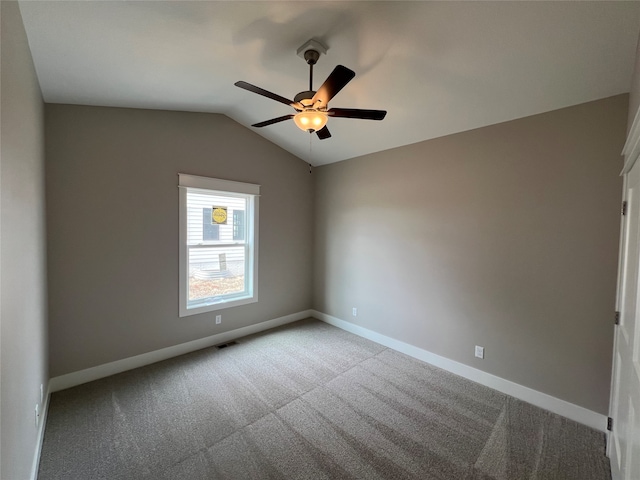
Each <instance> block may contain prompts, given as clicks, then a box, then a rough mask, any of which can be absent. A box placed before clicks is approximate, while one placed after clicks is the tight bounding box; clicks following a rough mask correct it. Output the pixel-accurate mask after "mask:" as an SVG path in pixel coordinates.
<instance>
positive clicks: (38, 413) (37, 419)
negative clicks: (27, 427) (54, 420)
mask: <svg viewBox="0 0 640 480" xmlns="http://www.w3.org/2000/svg"><path fill="white" fill-rule="evenodd" d="M39 407H40V406H39V405H38V404H37V403H36V427H37V426H38V422H39V421H40V411H39V410H40V408H39Z"/></svg>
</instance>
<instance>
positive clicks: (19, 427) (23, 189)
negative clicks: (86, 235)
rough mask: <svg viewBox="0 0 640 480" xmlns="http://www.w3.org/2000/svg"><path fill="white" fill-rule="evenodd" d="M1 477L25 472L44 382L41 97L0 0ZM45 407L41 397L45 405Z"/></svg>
mask: <svg viewBox="0 0 640 480" xmlns="http://www.w3.org/2000/svg"><path fill="white" fill-rule="evenodd" d="M0 5H1V7H0V8H1V10H0V12H1V15H0V16H1V17H2V26H1V27H0V30H1V31H2V39H1V44H2V50H1V52H0V57H1V65H0V70H1V71H2V78H1V79H0V82H1V84H2V95H1V102H0V103H1V106H0V110H1V111H2V114H1V120H0V122H1V124H0V130H1V132H2V134H1V138H0V144H1V145H2V147H1V150H0V158H1V161H0V231H1V232H2V242H1V243H0V277H1V278H2V281H1V286H0V305H1V307H0V321H1V327H0V328H1V337H2V340H1V342H0V344H1V346H0V352H1V353H0V363H1V364H2V367H1V373H0V374H1V375H2V394H1V402H0V404H1V412H0V415H1V417H2V434H1V436H2V440H1V442H2V443H1V450H2V457H1V462H2V466H1V467H0V478H3V479H16V480H17V479H26V478H28V477H29V475H30V472H31V466H32V462H33V457H34V453H35V451H36V444H37V428H36V426H35V414H34V408H35V405H36V404H37V403H40V385H41V384H43V385H44V387H45V388H46V386H47V379H48V372H47V365H46V363H47V353H46V348H47V323H46V320H47V315H46V304H47V302H46V289H47V285H46V270H45V264H46V259H45V237H46V235H45V208H44V126H43V104H42V96H41V94H40V87H39V85H38V81H37V79H36V75H35V71H34V68H33V63H32V61H31V53H30V51H29V45H28V43H27V37H26V35H25V32H24V27H23V25H22V16H21V15H20V10H19V8H18V4H17V2H7V1H3V2H0ZM40 407H42V405H40Z"/></svg>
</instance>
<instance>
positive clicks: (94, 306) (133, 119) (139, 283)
mask: <svg viewBox="0 0 640 480" xmlns="http://www.w3.org/2000/svg"><path fill="white" fill-rule="evenodd" d="M45 125H46V162H47V216H48V217H47V218H48V221H49V231H48V258H49V264H48V265H49V286H50V288H49V296H50V302H49V308H50V310H49V322H50V323H49V326H50V356H49V360H50V369H51V376H52V377H54V376H58V375H62V374H65V373H69V372H73V371H77V370H81V369H84V368H88V367H92V366H95V365H100V364H103V363H106V362H110V361H114V360H119V359H122V358H126V357H130V356H133V355H138V354H141V353H145V352H149V351H153V350H157V349H160V348H163V347H168V346H172V345H176V344H179V343H183V342H187V341H190V340H194V339H198V338H202V337H205V336H208V335H213V334H216V333H221V332H225V331H228V330H233V329H236V328H240V327H244V326H248V325H252V324H255V323H258V322H261V321H265V320H269V319H273V318H277V317H280V316H283V315H288V314H291V313H295V312H299V311H302V310H306V309H308V308H309V306H310V304H311V293H312V291H311V264H312V247H311V246H312V241H313V238H312V227H313V220H312V215H313V184H312V176H311V175H310V174H309V168H308V166H307V165H306V164H305V163H304V162H302V161H301V160H299V159H298V158H297V157H294V156H293V155H290V154H289V153H287V152H285V151H284V150H282V149H280V148H279V147H277V146H275V145H273V144H272V143H270V142H268V141H266V140H265V139H263V138H262V137H260V136H259V135H256V134H255V133H253V132H251V131H250V130H248V129H246V128H244V127H242V126H240V125H239V124H237V123H235V122H233V121H232V120H230V119H229V118H227V117H225V116H223V115H215V114H202V113H186V112H168V111H158V110H137V109H120V108H106V107H86V106H71V105H47V106H46V110H45ZM178 172H181V173H189V174H193V175H202V176H208V177H215V178H223V179H228V180H235V181H241V182H249V183H257V184H260V185H262V188H261V198H260V243H259V255H260V260H259V275H260V276H259V302H258V303H254V304H250V305H246V306H241V307H235V308H231V309H227V310H222V311H217V312H210V313H206V314H201V315H193V316H189V317H183V318H179V317H178V188H177V184H178V177H177V173H178ZM215 314H222V324H221V325H215V324H214V316H215Z"/></svg>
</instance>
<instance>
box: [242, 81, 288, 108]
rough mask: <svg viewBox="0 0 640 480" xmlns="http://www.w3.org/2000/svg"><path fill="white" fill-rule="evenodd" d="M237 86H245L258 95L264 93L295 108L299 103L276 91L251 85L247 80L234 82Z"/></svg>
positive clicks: (264, 95) (263, 94)
mask: <svg viewBox="0 0 640 480" xmlns="http://www.w3.org/2000/svg"><path fill="white" fill-rule="evenodd" d="M234 85H235V86H236V87H240V88H244V89H245V90H249V91H250V92H253V93H257V94H258V95H262V96H263V97H267V98H270V99H271V100H275V101H276V102H280V103H284V104H285V105H290V106H292V107H294V108H295V106H296V105H297V103H296V102H294V101H293V100H289V99H288V98H284V97H281V96H280V95H277V94H275V93H272V92H270V91H268V90H265V89H264V88H260V87H256V86H255V85H251V84H250V83H247V82H242V81H240V82H236V83H234Z"/></svg>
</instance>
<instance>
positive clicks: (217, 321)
mask: <svg viewBox="0 0 640 480" xmlns="http://www.w3.org/2000/svg"><path fill="white" fill-rule="evenodd" d="M218 323H222V315H216V324H218Z"/></svg>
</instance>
